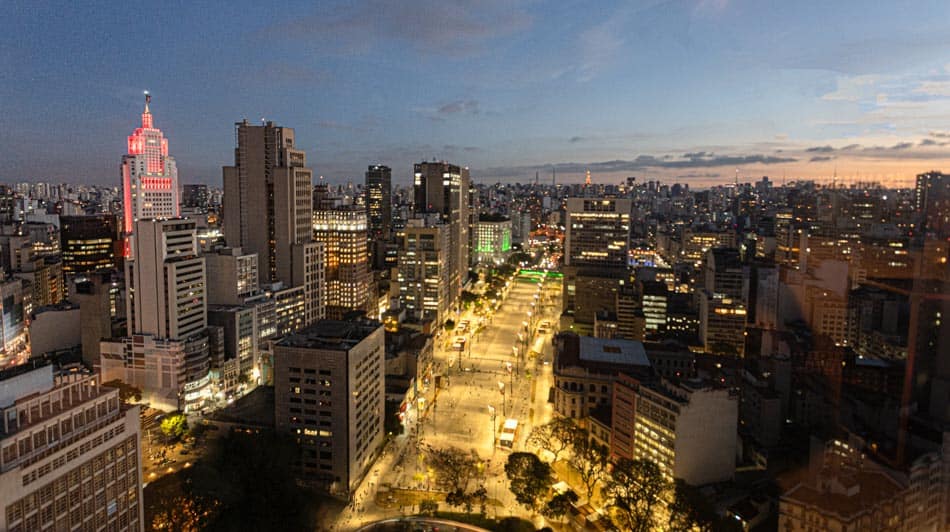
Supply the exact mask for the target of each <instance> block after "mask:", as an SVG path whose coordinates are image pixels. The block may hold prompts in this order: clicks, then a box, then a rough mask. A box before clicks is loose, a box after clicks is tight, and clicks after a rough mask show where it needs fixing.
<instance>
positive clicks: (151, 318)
mask: <svg viewBox="0 0 950 532" xmlns="http://www.w3.org/2000/svg"><path fill="white" fill-rule="evenodd" d="M135 231H136V238H135V248H134V251H135V259H134V260H131V261H128V263H127V266H126V285H127V286H128V290H127V292H128V295H127V296H126V297H127V298H128V303H127V306H126V308H127V312H128V314H127V315H128V316H129V322H130V330H131V331H133V332H135V333H137V334H150V335H153V336H156V337H158V338H171V339H185V338H188V337H189V336H191V335H193V334H195V333H198V332H200V331H202V330H204V328H205V327H207V326H208V316H207V302H206V301H205V293H206V284H207V283H206V280H205V259H204V257H201V256H199V255H198V242H197V239H196V237H195V222H194V221H192V220H185V219H180V218H179V219H171V220H140V221H138V222H136V224H135Z"/></svg>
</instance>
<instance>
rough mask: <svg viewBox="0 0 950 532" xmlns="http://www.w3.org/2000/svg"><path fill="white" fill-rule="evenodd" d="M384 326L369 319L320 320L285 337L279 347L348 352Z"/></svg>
mask: <svg viewBox="0 0 950 532" xmlns="http://www.w3.org/2000/svg"><path fill="white" fill-rule="evenodd" d="M382 326H383V324H382V323H380V322H378V321H376V320H369V319H359V320H348V321H344V320H320V321H318V322H316V323H314V324H313V325H311V326H310V327H307V328H306V329H303V330H301V331H298V332H296V333H293V334H289V335H287V336H285V337H284V338H283V339H281V340H280V341H278V342H277V345H278V346H283V347H309V348H314V349H334V350H341V351H346V350H349V349H351V348H353V347H354V346H356V345H357V344H359V343H360V342H362V341H363V340H365V339H366V337H367V336H369V335H370V334H372V333H373V332H374V331H376V329H379V328H380V327H382Z"/></svg>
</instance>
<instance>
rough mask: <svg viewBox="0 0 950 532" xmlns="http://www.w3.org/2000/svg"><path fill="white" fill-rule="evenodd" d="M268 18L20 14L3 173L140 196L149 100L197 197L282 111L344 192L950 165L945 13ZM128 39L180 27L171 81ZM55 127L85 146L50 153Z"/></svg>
mask: <svg viewBox="0 0 950 532" xmlns="http://www.w3.org/2000/svg"><path fill="white" fill-rule="evenodd" d="M859 6H860V12H859V14H857V15H855V12H856V9H857V8H858V7H859ZM259 9H263V8H262V7H258V6H254V5H250V4H241V3H236V4H233V5H229V6H227V7H223V8H220V7H219V8H215V10H212V9H211V8H209V7H208V6H202V5H188V6H181V9H176V10H142V9H141V8H140V7H138V6H135V5H132V4H129V5H126V6H123V7H121V8H116V7H110V9H109V10H107V11H106V10H104V9H95V8H91V9H87V8H82V9H78V8H73V7H70V6H61V5H54V4H48V5H36V4H34V3H17V2H13V3H10V4H7V5H6V6H5V8H4V11H6V13H4V15H5V16H4V19H5V20H8V21H11V22H12V24H11V27H10V30H9V31H7V32H4V35H5V36H4V37H3V43H4V46H3V48H4V50H6V51H7V52H6V53H4V54H2V55H0V64H2V65H3V66H4V70H5V71H7V72H11V73H13V75H12V76H10V77H9V78H7V80H6V81H4V82H2V83H0V100H2V101H4V102H5V103H7V104H8V105H7V106H5V109H4V113H2V115H0V116H2V118H0V121H2V123H0V126H2V127H0V131H2V133H0V145H2V146H4V150H3V152H4V153H3V155H4V157H3V158H2V162H0V181H3V182H14V181H22V180H54V181H68V182H88V183H95V184H102V185H114V184H118V182H119V176H118V172H117V168H116V166H117V165H116V164H115V159H114V154H115V153H116V152H117V151H118V149H117V148H120V147H121V146H122V144H123V137H125V136H127V135H128V131H129V129H130V128H131V127H134V126H135V122H136V117H137V115H138V114H139V113H140V110H141V101H142V100H141V99H142V91H143V90H145V89H150V90H151V91H152V92H153V94H154V95H155V102H154V103H153V110H155V111H156V113H157V114H159V116H160V118H161V120H160V122H161V128H162V129H163V131H165V133H166V134H167V136H168V138H170V139H172V144H173V146H172V151H173V152H174V153H175V155H176V158H177V159H178V163H179V166H180V169H181V177H180V180H181V182H182V183H197V182H203V183H209V184H212V185H218V184H220V177H219V176H220V168H221V167H222V166H224V165H227V164H229V161H230V159H231V153H232V151H231V150H232V149H233V135H232V131H231V124H233V123H234V122H235V121H238V120H240V119H242V118H247V119H248V120H250V121H254V122H255V123H257V122H256V121H257V120H258V119H259V118H261V117H264V118H266V119H268V120H274V121H276V122H278V123H281V124H286V125H287V126H288V127H292V128H295V129H296V130H297V131H298V137H299V138H300V139H301V142H300V143H299V144H300V147H301V149H303V150H305V151H307V152H308V153H310V154H311V157H310V158H311V160H312V163H311V164H312V167H313V168H314V174H315V175H323V176H326V178H327V180H328V181H329V182H331V183H340V182H346V181H351V182H354V183H358V182H361V181H362V179H361V176H362V173H363V171H365V167H366V165H367V164H371V163H380V164H386V165H387V166H390V167H391V168H393V169H394V174H395V175H394V183H395V184H400V185H405V184H408V183H409V181H410V178H411V165H412V163H413V162H418V161H420V160H432V159H433V158H435V159H445V160H451V161H454V162H457V163H459V164H462V165H466V166H469V167H470V168H471V170H472V176H473V179H474V180H475V181H477V182H482V183H487V182H495V181H502V182H505V181H521V182H527V181H529V180H531V179H533V178H534V175H535V172H539V173H540V174H541V176H542V180H544V179H545V178H546V179H547V180H548V181H550V177H551V174H552V171H553V170H556V171H557V175H558V181H559V182H578V181H581V180H582V179H583V175H584V171H585V170H586V169H588V168H589V169H590V170H591V172H592V174H593V178H594V181H595V182H617V181H618V180H619V179H621V178H623V177H626V176H630V175H634V176H638V177H641V178H643V179H662V180H664V181H672V180H680V181H686V182H689V183H690V184H695V185H696V186H706V185H709V184H715V183H726V182H731V181H732V180H733V179H735V176H736V169H737V168H738V169H739V174H740V179H743V180H749V179H756V178H759V177H761V176H762V175H769V176H770V177H771V178H772V180H773V181H776V182H781V180H782V178H783V176H785V177H786V178H787V179H789V180H792V179H798V178H805V179H818V180H826V181H830V180H831V179H832V176H833V175H835V174H837V176H838V181H839V182H845V183H847V182H855V181H859V180H876V181H882V182H885V183H886V184H891V185H902V186H907V185H909V184H911V183H912V180H913V176H914V175H916V174H918V173H921V172H925V171H928V170H931V169H933V168H940V167H945V166H946V165H947V164H948V163H950V142H948V141H950V133H948V131H950V90H948V86H950V85H948V84H950V63H947V61H946V57H948V54H947V52H948V51H950V38H948V37H947V36H946V35H945V32H944V31H943V29H942V28H941V24H940V22H941V21H943V20H946V18H947V16H946V15H948V14H950V7H947V6H946V5H944V4H942V3H939V2H921V3H918V4H916V5H914V6H884V5H874V6H866V5H863V4H857V3H855V2H842V3H836V4H835V5H832V6H826V5H821V6H817V5H807V4H802V3H796V4H795V5H793V6H792V5H789V6H782V7H778V8H776V7H774V6H773V7H758V6H750V5H746V4H743V3H739V2H735V1H727V0H718V1H708V0H707V1H695V2H692V1H683V2H645V3H634V4H628V3H621V4H599V5H598V6H597V8H596V9H587V8H585V7H584V6H580V5H566V6H564V5H559V6H553V5H548V4H544V3H533V2H532V3H514V4H509V3H501V2H488V3H480V4H479V5H477V6H471V5H468V4H465V3H460V2H440V3H432V4H428V3H426V4H423V5H414V6H394V5H388V4H386V3H378V2H374V1H371V0H364V1H360V2H355V3H347V4H345V5H344V4H338V3H334V2H328V3H320V4H318V5H317V6H316V7H314V6H312V5H311V4H300V5H293V4H292V5H290V6H288V9H286V10H284V11H282V13H290V14H287V15H276V16H275V15H273V14H272V13H270V12H269V11H268V12H266V13H264V12H261V11H259ZM211 16H213V17H214V18H220V19H222V20H224V19H230V20H231V21H232V22H231V23H230V24H228V25H214V24H208V23H207V21H208V20H209V17H211ZM116 27H122V28H124V29H125V30H128V33H129V34H145V33H148V32H153V33H155V34H156V35H157V36H158V38H156V39H154V40H152V41H151V42H150V48H149V53H148V62H147V68H145V66H146V64H145V63H143V60H142V57H141V55H142V51H141V50H142V49H141V47H140V46H136V45H134V44H130V41H129V40H126V39H112V38H110V37H109V35H110V34H111V32H112V31H114V28H116ZM41 28H42V31H40V29H41ZM50 34H55V35H57V36H58V37H57V39H48V38H47V37H46V36H47V35H50ZM166 36H174V38H164V37H166ZM129 65H136V66H134V67H132V68H129ZM620 88H629V91H628V90H620ZM63 93H66V94H68V97H66V98H62V97H61V96H60V95H61V94H63ZM50 131H55V132H56V133H57V135H61V136H62V137H65V138H69V139H70V141H69V142H67V143H65V144H64V146H65V149H63V150H59V151H57V152H55V153H49V152H48V151H47V150H46V149H45V147H46V146H48V138H49V135H50Z"/></svg>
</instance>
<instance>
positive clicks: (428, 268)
mask: <svg viewBox="0 0 950 532" xmlns="http://www.w3.org/2000/svg"><path fill="white" fill-rule="evenodd" d="M431 218H432V219H426V218H425V217H418V218H411V219H409V220H407V223H406V228H405V229H404V231H403V232H404V236H403V238H401V239H400V243H399V246H400V247H399V276H398V277H397V279H398V281H399V306H400V307H401V308H403V309H405V310H406V313H407V315H408V316H409V317H411V318H414V319H417V320H422V319H426V320H428V319H431V320H433V321H435V323H436V324H440V323H442V322H443V321H444V320H445V319H447V318H448V316H447V314H448V309H449V306H448V302H449V297H448V290H449V268H448V260H447V259H448V255H449V235H448V233H449V232H448V226H446V225H445V224H442V223H439V222H438V220H436V219H435V218H436V216H435V215H433V216H432V217H431Z"/></svg>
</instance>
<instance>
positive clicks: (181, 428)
mask: <svg viewBox="0 0 950 532" xmlns="http://www.w3.org/2000/svg"><path fill="white" fill-rule="evenodd" d="M187 431H188V418H186V417H185V414H168V415H167V416H165V418H164V419H162V433H163V434H165V435H166V436H168V437H169V438H172V439H174V440H179V439H181V437H182V436H184V435H185V433H186V432H187Z"/></svg>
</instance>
